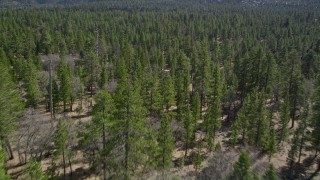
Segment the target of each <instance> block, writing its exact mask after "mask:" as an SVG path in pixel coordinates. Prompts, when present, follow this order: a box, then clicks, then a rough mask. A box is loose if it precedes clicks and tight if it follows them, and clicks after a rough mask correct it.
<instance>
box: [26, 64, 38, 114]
mask: <svg viewBox="0 0 320 180" xmlns="http://www.w3.org/2000/svg"><path fill="white" fill-rule="evenodd" d="M25 68H26V70H25V71H26V72H25V76H24V83H25V89H26V99H27V105H28V106H30V107H33V108H37V107H38V104H39V102H40V100H41V92H40V88H39V84H38V72H37V69H36V67H35V66H34V64H33V63H32V62H31V60H28V62H27V65H26V67H25Z"/></svg>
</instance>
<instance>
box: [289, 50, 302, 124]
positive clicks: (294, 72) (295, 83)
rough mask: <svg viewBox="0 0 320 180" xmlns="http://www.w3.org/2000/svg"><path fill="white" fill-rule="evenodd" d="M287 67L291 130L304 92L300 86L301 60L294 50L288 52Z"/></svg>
mask: <svg viewBox="0 0 320 180" xmlns="http://www.w3.org/2000/svg"><path fill="white" fill-rule="evenodd" d="M287 65H288V67H289V68H288V72H287V76H288V77H289V82H288V87H287V88H288V95H289V101H290V104H289V105H290V117H291V122H292V123H291V128H293V127H294V121H295V118H296V111H297V110H299V106H300V105H301V103H302V94H303V91H304V89H303V86H302V82H303V77H302V76H301V60H300V57H299V56H298V53H297V51H296V50H293V51H292V52H290V54H289V58H288V62H287Z"/></svg>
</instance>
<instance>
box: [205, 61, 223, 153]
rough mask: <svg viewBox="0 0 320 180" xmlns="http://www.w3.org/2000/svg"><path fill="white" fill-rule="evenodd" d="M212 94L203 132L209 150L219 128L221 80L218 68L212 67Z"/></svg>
mask: <svg viewBox="0 0 320 180" xmlns="http://www.w3.org/2000/svg"><path fill="white" fill-rule="evenodd" d="M211 89H212V90H211V91H212V92H211V93H210V96H209V97H210V98H209V107H208V112H207V114H206V116H205V123H204V124H205V132H206V139H207V141H208V144H209V148H210V150H212V148H213V145H214V138H215V135H216V133H217V131H218V130H219V129H220V128H221V115H222V110H221V79H220V71H219V66H218V65H215V67H214V76H213V81H212V88H211Z"/></svg>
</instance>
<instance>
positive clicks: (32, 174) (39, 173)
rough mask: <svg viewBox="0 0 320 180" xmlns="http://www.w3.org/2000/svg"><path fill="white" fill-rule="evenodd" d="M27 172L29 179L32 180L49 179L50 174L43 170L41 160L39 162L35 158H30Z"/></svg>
mask: <svg viewBox="0 0 320 180" xmlns="http://www.w3.org/2000/svg"><path fill="white" fill-rule="evenodd" d="M25 174H26V175H27V177H28V179H31V180H47V179H49V177H48V175H47V174H46V173H45V172H43V170H42V168H41V164H40V162H37V161H35V160H30V161H29V162H28V164H27V169H26V170H25Z"/></svg>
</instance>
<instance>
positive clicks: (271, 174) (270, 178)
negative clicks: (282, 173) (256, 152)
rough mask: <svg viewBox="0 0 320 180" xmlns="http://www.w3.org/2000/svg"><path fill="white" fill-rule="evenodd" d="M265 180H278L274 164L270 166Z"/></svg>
mask: <svg viewBox="0 0 320 180" xmlns="http://www.w3.org/2000/svg"><path fill="white" fill-rule="evenodd" d="M263 179H264V180H276V179H277V175H276V172H275V169H274V166H273V164H270V166H269V168H268V170H267V171H266V173H265V175H264V177H263Z"/></svg>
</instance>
